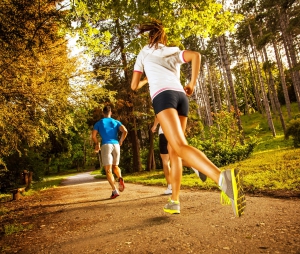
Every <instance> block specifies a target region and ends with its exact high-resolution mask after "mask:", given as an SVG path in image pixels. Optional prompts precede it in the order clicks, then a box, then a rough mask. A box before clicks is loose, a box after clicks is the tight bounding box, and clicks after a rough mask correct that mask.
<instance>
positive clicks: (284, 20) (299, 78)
mask: <svg viewBox="0 0 300 254" xmlns="http://www.w3.org/2000/svg"><path fill="white" fill-rule="evenodd" d="M277 10H278V14H279V23H280V27H281V32H282V37H283V43H284V47H285V51H286V56H287V59H288V64H289V67H290V72H291V76H292V80H293V85H294V91H295V94H296V98H297V102H298V108H299V110H300V74H299V70H298V68H297V66H298V63H297V57H296V52H295V47H294V44H293V37H292V35H290V34H289V32H288V29H287V27H288V24H289V19H288V14H287V12H286V10H285V9H283V8H280V7H279V6H277Z"/></svg>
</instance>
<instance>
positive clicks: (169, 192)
mask: <svg viewBox="0 0 300 254" xmlns="http://www.w3.org/2000/svg"><path fill="white" fill-rule="evenodd" d="M164 194H165V195H169V194H172V190H171V189H169V188H167V189H166V190H165V192H164Z"/></svg>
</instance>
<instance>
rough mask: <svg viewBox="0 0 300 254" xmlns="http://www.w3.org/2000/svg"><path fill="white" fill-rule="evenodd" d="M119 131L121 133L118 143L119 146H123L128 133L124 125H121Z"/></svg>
mask: <svg viewBox="0 0 300 254" xmlns="http://www.w3.org/2000/svg"><path fill="white" fill-rule="evenodd" d="M119 130H120V131H121V132H122V135H121V138H120V141H119V144H120V146H121V145H122V144H123V141H124V139H125V138H126V136H127V133H128V131H127V129H126V127H125V126H124V125H121V126H120V128H119Z"/></svg>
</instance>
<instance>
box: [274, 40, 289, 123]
mask: <svg viewBox="0 0 300 254" xmlns="http://www.w3.org/2000/svg"><path fill="white" fill-rule="evenodd" d="M273 48H274V52H275V56H276V61H277V66H278V69H279V74H280V79H281V85H282V90H283V94H284V100H285V105H286V110H287V113H288V116H289V118H291V101H290V97H289V93H288V89H287V86H286V82H285V75H284V70H283V66H282V61H281V58H280V54H279V52H278V48H277V44H276V41H275V40H273Z"/></svg>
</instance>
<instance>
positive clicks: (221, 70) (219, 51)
mask: <svg viewBox="0 0 300 254" xmlns="http://www.w3.org/2000/svg"><path fill="white" fill-rule="evenodd" d="M218 53H219V58H220V65H221V67H220V72H221V75H222V77H223V80H224V88H225V92H226V99H227V111H228V112H230V108H231V101H230V91H229V89H228V82H227V77H226V71H225V67H224V64H223V60H222V54H221V49H220V43H218Z"/></svg>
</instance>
